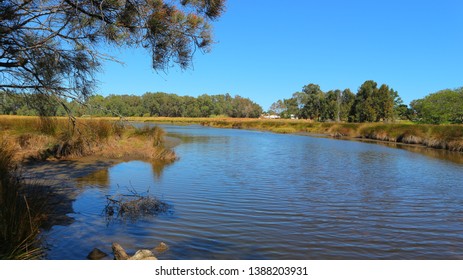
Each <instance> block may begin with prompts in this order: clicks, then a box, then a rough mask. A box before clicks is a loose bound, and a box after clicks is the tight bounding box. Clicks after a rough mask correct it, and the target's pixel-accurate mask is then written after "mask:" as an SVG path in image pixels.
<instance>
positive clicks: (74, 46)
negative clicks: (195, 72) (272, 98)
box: [0, 0, 225, 102]
mask: <svg viewBox="0 0 463 280" xmlns="http://www.w3.org/2000/svg"><path fill="white" fill-rule="evenodd" d="M224 4H225V0H178V1H175V0H173V1H167V0H121V1H119V0H46V1H42V0H25V1H22V0H1V1H0V91H5V92H6V90H11V91H14V92H17V93H23V94H30V93H37V94H41V95H42V96H43V97H47V98H51V99H54V100H55V101H57V102H61V100H62V99H60V98H58V97H65V98H68V97H72V98H75V99H80V98H82V97H88V96H89V95H91V93H92V92H93V88H94V85H95V79H94V73H95V71H98V70H99V69H100V66H101V61H102V60H116V59H115V58H112V57H109V56H107V55H106V54H105V53H103V52H102V51H101V50H102V48H101V46H102V45H103V44H107V45H112V46H116V47H121V46H128V47H136V48H144V49H146V50H147V51H148V52H149V53H151V59H152V66H153V68H154V69H156V70H159V69H166V68H167V67H169V66H170V65H171V62H173V63H176V64H178V65H179V66H180V67H182V68H186V67H188V66H189V64H190V61H191V57H192V55H193V53H194V52H195V50H196V49H200V50H203V51H208V50H209V49H210V47H211V45H212V42H213V41H212V32H211V27H210V22H211V21H212V20H215V19H217V18H218V17H219V16H220V15H221V14H222V12H223V10H224Z"/></svg>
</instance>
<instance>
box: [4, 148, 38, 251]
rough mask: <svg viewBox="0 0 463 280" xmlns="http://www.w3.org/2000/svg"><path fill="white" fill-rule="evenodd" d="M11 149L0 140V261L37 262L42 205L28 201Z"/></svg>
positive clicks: (28, 192)
mask: <svg viewBox="0 0 463 280" xmlns="http://www.w3.org/2000/svg"><path fill="white" fill-rule="evenodd" d="M13 154H14V150H13V148H12V146H11V144H10V143H9V142H7V141H6V140H5V139H2V140H1V141H0V259H38V258H40V257H41V256H42V253H43V252H42V250H41V247H40V241H39V239H38V236H39V233H40V225H41V223H42V221H43V218H44V217H43V215H41V213H42V210H43V209H42V207H44V203H43V202H39V201H37V200H34V199H31V197H33V194H34V193H33V192H31V191H30V190H29V191H26V189H25V188H26V186H25V185H24V183H23V182H22V181H21V180H20V175H19V174H18V173H17V170H16V167H15V165H14V163H13Z"/></svg>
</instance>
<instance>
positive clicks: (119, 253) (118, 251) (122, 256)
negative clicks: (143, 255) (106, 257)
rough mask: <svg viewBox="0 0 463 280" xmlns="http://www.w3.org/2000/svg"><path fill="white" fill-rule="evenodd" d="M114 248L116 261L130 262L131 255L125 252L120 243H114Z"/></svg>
mask: <svg viewBox="0 0 463 280" xmlns="http://www.w3.org/2000/svg"><path fill="white" fill-rule="evenodd" d="M112 248H113V253H114V259H116V260H128V259H129V255H127V253H126V252H125V250H124V248H122V246H121V245H119V244H118V243H116V242H114V243H113V245H112Z"/></svg>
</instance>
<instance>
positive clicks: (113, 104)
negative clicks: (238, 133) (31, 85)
mask: <svg viewBox="0 0 463 280" xmlns="http://www.w3.org/2000/svg"><path fill="white" fill-rule="evenodd" d="M33 96H34V95H31V96H26V97H24V96H22V95H18V94H5V93H4V92H3V93H2V92H0V100H1V99H2V98H3V99H5V100H6V101H7V102H5V105H0V114H11V115H16V114H18V115H21V113H22V112H23V111H22V110H24V109H23V108H30V107H28V103H27V102H26V99H28V98H31V97H33ZM62 102H63V104H65V106H66V107H67V108H68V109H69V111H70V112H71V113H72V114H73V115H74V116H85V115H91V116H125V117H134V116H137V117H142V116H158V117H159V116H162V117H209V116H211V115H225V116H230V117H237V118H257V117H259V116H260V115H261V113H262V108H261V107H260V106H259V105H258V104H256V103H254V102H252V101H251V100H250V99H248V98H244V97H241V96H238V95H237V96H235V97H232V96H231V95H229V94H222V95H207V94H203V95H200V96H198V97H197V98H194V97H191V96H178V95H176V94H167V93H163V92H156V93H151V92H147V93H145V94H144V95H142V96H135V95H109V96H107V97H103V96H101V95H93V96H91V97H89V98H88V99H87V101H86V102H84V103H83V104H80V103H78V102H76V101H71V102H66V101H65V100H62ZM37 104H38V103H36V105H37ZM49 106H50V107H52V104H49ZM53 108H56V106H55V107H53ZM45 112H46V113H45ZM65 114H66V112H65V111H64V110H56V111H52V110H45V109H44V110H42V113H40V114H39V111H38V110H34V109H30V111H29V112H28V114H27V115H47V116H63V115H65Z"/></svg>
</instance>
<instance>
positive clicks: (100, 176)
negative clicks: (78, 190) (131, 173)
mask: <svg viewBox="0 0 463 280" xmlns="http://www.w3.org/2000/svg"><path fill="white" fill-rule="evenodd" d="M135 162H139V164H138V165H137V166H136V167H135V169H140V170H142V173H143V172H145V171H146V167H147V166H150V168H151V173H152V174H153V175H154V176H153V178H155V179H156V180H160V179H161V176H162V173H163V171H164V170H165V168H166V167H167V166H169V165H171V164H172V163H167V162H163V161H152V162H150V161H135ZM125 164H127V162H125V163H119V164H117V165H115V166H113V167H110V168H105V169H101V170H97V171H95V172H91V173H89V174H87V175H85V176H82V177H78V178H76V180H75V182H76V184H77V186H78V187H87V186H93V187H102V188H105V187H109V186H110V184H111V177H114V176H116V177H117V175H116V174H115V172H118V170H120V169H124V167H121V166H125ZM119 165H121V166H119ZM130 165H134V163H133V162H132V163H130ZM124 176H126V174H125V173H124ZM136 177H137V175H136V174H135V178H136ZM131 178H132V177H131ZM116 181H119V179H116ZM147 181H151V177H150V179H149V180H147Z"/></svg>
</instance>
